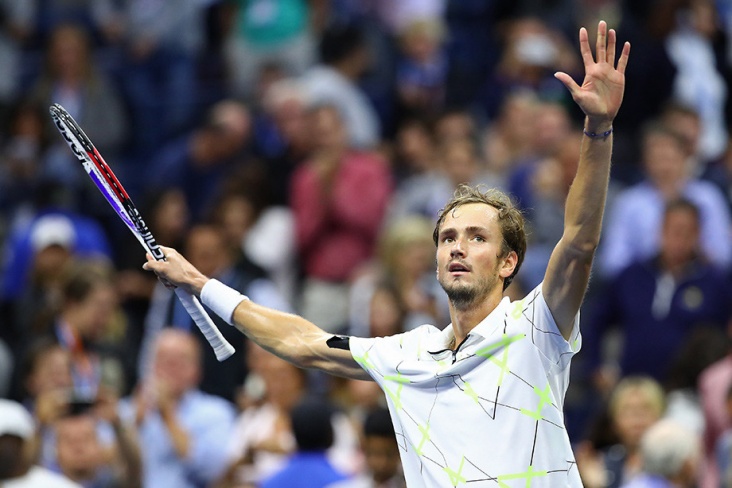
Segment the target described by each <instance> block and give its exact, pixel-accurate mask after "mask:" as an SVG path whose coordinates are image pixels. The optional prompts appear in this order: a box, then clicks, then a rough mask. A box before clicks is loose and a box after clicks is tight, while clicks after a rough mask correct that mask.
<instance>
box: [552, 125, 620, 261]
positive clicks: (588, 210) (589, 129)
mask: <svg viewBox="0 0 732 488" xmlns="http://www.w3.org/2000/svg"><path fill="white" fill-rule="evenodd" d="M611 129H612V123H611V122H610V121H591V120H589V119H588V120H586V121H585V128H584V132H585V134H584V135H583V137H582V139H583V140H582V147H581V150H580V158H579V165H578V167H577V174H576V175H575V178H574V181H573V182H572V186H571V187H570V189H569V193H568V195H567V202H566V208H565V215H564V229H565V232H564V239H566V241H567V242H566V243H567V244H568V245H570V246H572V247H573V248H574V249H576V250H578V251H581V252H583V253H585V252H587V253H590V254H592V253H594V250H595V248H596V247H597V245H598V243H599V241H600V231H601V228H602V218H603V213H604V211H605V199H606V197H607V189H608V184H609V181H610V158H611V155H612V143H613V134H612V133H609V134H607V135H604V134H605V133H607V132H608V131H610V130H611Z"/></svg>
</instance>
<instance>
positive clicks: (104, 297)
mask: <svg viewBox="0 0 732 488" xmlns="http://www.w3.org/2000/svg"><path fill="white" fill-rule="evenodd" d="M113 276H114V275H113V270H112V268H111V267H110V266H109V265H108V264H106V263H104V264H102V263H92V262H86V263H77V264H75V265H74V266H71V267H70V268H69V269H68V271H67V272H66V273H65V276H64V281H63V286H62V289H61V294H62V295H61V301H60V306H59V310H58V312H57V313H56V314H55V316H54V317H53V321H52V323H51V324H50V327H49V329H48V330H47V331H46V332H45V334H46V335H48V336H50V337H52V338H53V339H55V340H56V341H58V343H59V344H60V345H61V346H62V347H63V348H64V349H65V350H67V351H68V352H69V353H70V355H71V374H72V378H73V392H74V394H75V395H76V396H78V397H80V398H86V399H93V398H96V396H97V394H98V393H99V390H100V387H102V386H103V387H106V388H110V389H111V390H112V391H114V392H116V393H117V394H120V393H121V392H122V391H124V389H125V387H126V385H125V378H124V373H123V364H122V359H121V358H122V357H124V347H125V344H124V342H123V341H124V328H125V327H126V324H125V322H124V318H123V317H122V316H121V315H120V314H119V309H118V298H117V292H116V289H115V287H114V278H113Z"/></svg>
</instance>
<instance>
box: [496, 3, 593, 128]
mask: <svg viewBox="0 0 732 488" xmlns="http://www.w3.org/2000/svg"><path fill="white" fill-rule="evenodd" d="M578 61H579V60H578V59H577V58H576V55H575V54H574V52H572V49H571V44H570V43H569V42H568V41H567V39H565V38H564V37H563V35H562V34H561V33H560V32H557V31H555V30H553V29H552V28H551V27H550V26H549V25H548V24H547V23H545V22H544V21H543V20H542V19H538V18H531V17H525V18H519V19H515V20H512V21H511V22H509V23H507V26H506V29H505V47H504V49H503V53H502V56H501V60H500V61H499V63H498V65H497V66H496V69H495V70H494V72H493V73H492V74H491V76H489V78H488V81H487V82H486V84H485V86H484V90H483V95H482V104H483V108H484V111H485V112H486V115H487V116H488V118H489V119H493V118H494V117H495V116H496V115H497V113H498V108H499V107H500V106H501V103H502V101H503V99H504V98H505V97H507V96H509V95H510V94H511V93H514V92H518V91H522V90H528V91H530V92H533V93H535V94H536V95H537V96H539V97H540V98H541V99H543V100H551V101H555V102H565V101H567V98H566V97H567V94H566V93H565V91H564V89H563V87H562V85H561V83H559V82H558V81H557V80H555V79H554V78H553V73H554V72H555V71H557V70H561V71H565V72H567V73H576V72H577V71H578V69H581V66H580V64H579V62H578Z"/></svg>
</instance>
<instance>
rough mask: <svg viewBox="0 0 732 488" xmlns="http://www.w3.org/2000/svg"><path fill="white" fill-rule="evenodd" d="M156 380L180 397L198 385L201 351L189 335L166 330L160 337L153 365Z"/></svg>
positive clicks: (178, 331)
mask: <svg viewBox="0 0 732 488" xmlns="http://www.w3.org/2000/svg"><path fill="white" fill-rule="evenodd" d="M153 370H154V373H155V378H156V379H157V380H159V381H160V382H161V383H163V384H164V385H166V386H167V387H168V388H169V389H170V393H171V394H172V395H173V396H175V397H180V396H181V395H183V394H184V393H185V392H187V391H188V390H190V389H192V388H194V387H195V386H196V385H198V382H199V380H200V375H201V351H200V349H199V346H198V343H197V342H196V340H195V339H194V338H193V337H192V336H190V335H189V334H187V333H185V332H183V331H180V330H174V329H165V330H163V331H162V332H161V333H160V336H159V337H158V343H157V348H156V351H155V361H154V365H153Z"/></svg>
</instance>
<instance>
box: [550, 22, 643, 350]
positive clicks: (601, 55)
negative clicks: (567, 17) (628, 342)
mask: <svg viewBox="0 0 732 488" xmlns="http://www.w3.org/2000/svg"><path fill="white" fill-rule="evenodd" d="M579 40H580V51H581V54H582V61H583V63H584V66H585V79H584V81H583V83H582V86H579V85H577V83H575V82H574V80H572V78H571V77H570V76H569V75H568V74H566V73H556V74H555V76H556V78H557V79H558V80H560V81H561V82H562V83H564V85H565V86H566V87H567V89H569V91H570V93H571V94H572V98H573V99H574V101H575V102H576V103H577V105H579V106H580V108H581V109H582V111H583V112H584V113H585V116H586V117H585V127H584V129H585V135H584V136H583V141H582V148H581V150H580V157H579V166H578V168H577V174H576V175H575V178H574V181H573V182H572V186H571V188H570V190H569V194H568V195H567V202H566V207H565V213H564V233H563V235H562V238H561V239H560V240H559V243H558V244H557V246H556V247H555V248H554V251H553V252H552V255H551V258H550V259H549V265H548V266H547V270H546V275H545V277H544V285H543V289H542V291H543V293H544V297H545V299H546V302H547V305H548V306H549V309H550V310H551V311H552V314H553V316H554V320H556V322H557V325H558V326H559V329H560V331H561V332H562V335H564V337H565V338H568V337H569V334H570V332H571V327H572V324H573V322H574V317H575V315H576V314H577V311H578V310H579V307H580V305H581V304H582V299H583V297H584V294H585V291H586V289H587V283H588V282H589V278H590V268H591V266H592V259H593V256H594V254H595V249H596V248H597V245H598V244H599V241H600V229H601V227H602V215H603V212H604V210H605V198H606V195H607V188H608V183H609V180H610V156H611V152H612V141H613V136H612V123H613V120H614V119H615V116H616V115H617V113H618V110H619V109H620V105H621V103H622V101H623V92H624V90H625V67H626V65H627V63H628V55H629V54H630V44H629V43H627V42H626V43H625V44H624V45H623V49H622V52H621V54H620V58H619V59H618V62H617V66H616V64H615V47H616V35H615V31H614V30H612V29H610V30H608V28H607V24H606V23H605V22H604V21H601V22H600V23H599V25H598V28H597V41H596V50H595V51H596V52H595V57H596V59H593V57H592V50H591V49H590V42H589V39H588V35H587V30H586V29H585V28H584V27H583V28H581V29H580V32H579Z"/></svg>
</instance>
